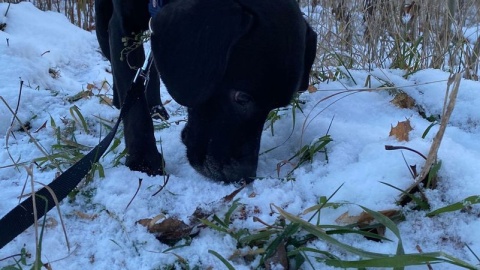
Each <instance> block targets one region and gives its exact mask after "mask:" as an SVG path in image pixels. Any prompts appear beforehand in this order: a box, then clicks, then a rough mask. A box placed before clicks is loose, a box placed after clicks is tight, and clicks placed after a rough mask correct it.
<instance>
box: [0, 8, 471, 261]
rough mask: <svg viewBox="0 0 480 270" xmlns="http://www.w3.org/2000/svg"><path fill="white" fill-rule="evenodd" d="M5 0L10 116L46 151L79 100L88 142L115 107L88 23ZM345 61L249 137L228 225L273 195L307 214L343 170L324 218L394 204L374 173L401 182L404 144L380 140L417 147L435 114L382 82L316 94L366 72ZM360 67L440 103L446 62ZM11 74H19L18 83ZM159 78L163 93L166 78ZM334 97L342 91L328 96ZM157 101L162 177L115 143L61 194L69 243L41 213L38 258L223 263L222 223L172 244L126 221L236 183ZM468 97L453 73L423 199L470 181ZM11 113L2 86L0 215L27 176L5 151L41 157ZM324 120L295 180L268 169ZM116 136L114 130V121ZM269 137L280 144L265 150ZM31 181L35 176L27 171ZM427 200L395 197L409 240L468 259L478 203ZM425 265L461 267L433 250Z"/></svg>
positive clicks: (0, 63)
mask: <svg viewBox="0 0 480 270" xmlns="http://www.w3.org/2000/svg"><path fill="white" fill-rule="evenodd" d="M7 6H8V4H6V3H0V24H1V23H6V27H5V29H4V30H3V31H0V96H1V97H2V99H3V100H5V102H6V103H7V104H8V105H9V106H10V107H11V108H12V109H14V110H15V108H16V104H17V102H18V103H19V107H18V113H17V116H18V117H19V118H20V119H21V121H23V122H29V123H30V125H31V132H32V133H31V134H32V135H33V137H34V138H35V139H36V140H37V141H38V142H39V143H40V144H41V145H42V146H43V147H44V148H45V149H46V151H47V152H49V153H51V152H52V151H53V150H52V145H55V144H56V143H57V137H56V134H55V130H54V128H53V127H52V121H53V122H55V124H56V125H57V126H58V127H60V128H61V129H63V128H65V121H62V120H65V119H69V120H71V119H73V117H72V114H71V111H70V108H71V107H72V106H77V107H78V108H79V110H80V111H81V114H82V115H83V116H84V117H85V118H86V119H87V122H88V123H89V129H90V131H91V132H90V133H89V134H86V133H85V132H84V131H83V128H82V127H81V126H78V128H77V130H76V131H75V138H76V141H77V142H78V143H80V144H83V145H87V146H95V145H96V144H97V143H98V141H99V139H100V137H101V136H103V135H105V134H106V131H105V129H104V128H103V127H102V125H101V124H100V121H99V119H104V120H106V121H113V120H114V119H115V118H116V117H117V116H118V110H116V109H114V108H112V107H110V106H108V105H105V104H103V103H101V102H100V101H101V99H100V97H99V96H103V95H107V96H108V95H111V89H110V88H109V87H108V85H107V86H106V87H104V88H101V85H102V82H103V81H104V80H107V81H108V82H111V74H110V73H108V72H107V70H109V63H108V62H107V61H106V59H104V58H103V57H102V55H101V54H100V52H99V48H98V45H97V41H96V37H95V34H94V33H90V32H86V31H84V30H81V29H79V28H78V27H76V26H74V25H72V24H70V23H69V22H68V20H67V19H66V18H65V17H64V16H63V15H62V14H58V13H54V12H42V11H39V10H38V9H36V8H35V7H34V6H33V5H32V4H30V3H25V2H22V3H20V4H14V5H11V6H10V9H9V11H8V14H7V16H4V14H5V11H6V9H7ZM49 70H50V72H49ZM52 73H53V74H52ZM350 73H351V74H352V76H353V78H354V80H355V81H356V82H357V85H355V84H354V83H353V80H351V79H347V78H346V79H342V80H341V81H336V82H330V83H321V84H320V85H317V86H316V87H317V88H318V89H319V90H318V91H317V92H315V93H304V94H302V96H301V97H300V99H301V100H302V101H304V103H303V104H301V109H302V111H303V113H302V112H301V111H300V110H298V109H297V111H296V113H295V116H293V115H292V113H291V110H290V109H289V110H285V111H281V112H280V114H281V118H280V120H278V121H276V122H275V123H274V126H273V130H274V135H272V132H271V130H270V129H269V128H268V129H266V130H265V132H264V134H263V137H262V145H261V151H260V152H262V153H263V152H265V153H263V154H262V155H261V156H260V158H259V166H258V172H257V175H258V179H257V180H255V181H254V182H253V184H251V186H248V187H247V188H246V189H244V190H242V191H241V192H240V193H239V194H238V195H237V196H236V198H239V199H240V201H239V202H240V203H242V204H244V205H246V209H250V210H251V211H247V215H248V216H247V218H245V219H235V220H234V221H233V224H232V225H231V226H232V227H234V228H249V229H250V230H251V231H252V232H254V231H255V230H258V229H261V228H264V225H263V224H261V223H259V222H255V221H254V220H253V216H256V217H258V218H260V219H261V220H263V221H265V222H266V223H269V224H273V223H274V222H275V220H276V219H277V218H278V216H279V215H278V213H273V214H272V209H271V207H270V206H271V204H272V203H273V204H275V205H277V206H279V207H282V208H283V209H284V210H286V211H287V212H289V213H292V214H294V215H300V217H302V218H303V219H308V218H309V217H310V215H311V213H310V214H307V215H305V216H301V213H302V212H303V211H304V210H305V209H307V208H309V207H311V206H314V205H315V204H317V203H318V200H319V198H320V197H322V196H326V197H329V196H330V195H332V194H333V193H334V192H335V190H337V189H338V188H339V187H340V186H341V185H342V184H343V186H342V187H341V188H340V189H339V191H338V192H337V193H336V194H335V196H334V197H333V198H332V199H331V201H332V202H350V203H352V204H348V205H344V206H342V207H340V208H337V209H333V208H329V209H326V210H324V211H323V212H322V219H321V223H322V224H336V220H337V218H338V217H340V216H341V215H342V214H344V213H345V212H347V211H348V213H349V214H350V215H358V214H359V213H360V212H361V208H359V207H358V206H356V205H362V206H365V207H367V208H370V209H373V210H378V211H380V210H388V209H400V208H399V206H397V204H396V199H397V198H398V197H399V191H398V190H396V189H393V188H392V187H389V186H387V185H385V184H382V183H381V182H386V183H388V184H391V185H393V186H396V187H398V188H400V189H405V188H407V187H408V186H409V185H410V184H411V183H412V182H413V179H412V176H411V175H410V172H409V171H408V168H407V166H406V164H405V161H404V160H403V157H402V153H401V152H400V151H386V150H385V149H384V146H385V145H402V146H407V147H410V148H413V149H415V150H418V151H420V152H422V153H424V154H427V153H428V150H429V148H430V145H431V143H432V139H433V137H434V136H435V133H436V131H437V130H438V125H436V126H434V127H433V128H432V129H431V130H430V132H429V133H428V134H427V136H426V137H425V138H424V139H423V138H422V134H423V133H424V131H425V130H426V129H427V128H428V126H429V125H430V122H428V121H427V120H425V119H424V118H422V117H421V116H420V115H419V114H418V112H417V110H416V109H415V108H412V109H401V108H398V107H396V106H394V105H393V104H392V103H391V102H390V101H391V100H392V96H391V95H390V94H389V93H388V92H387V91H363V92H359V93H355V94H352V95H348V96H346V95H339V96H335V97H332V98H328V99H326V100H323V101H321V100H322V99H323V98H325V97H327V96H329V95H332V94H334V93H338V92H339V91H343V90H345V89H346V88H348V89H352V90H354V89H360V88H362V87H363V85H364V83H365V81H366V80H367V76H368V75H369V73H367V72H365V71H355V70H350ZM370 74H373V75H374V76H373V77H372V78H378V79H380V80H376V79H373V80H372V87H373V88H375V87H378V86H380V85H383V84H384V82H385V81H386V82H391V83H393V84H394V85H395V86H396V87H397V88H398V89H401V90H403V91H405V92H406V93H408V94H409V95H410V96H411V97H413V98H414V99H415V100H416V102H417V104H418V105H420V106H422V107H423V108H425V110H426V114H427V115H439V114H441V112H442V109H443V104H444V97H445V91H446V89H447V79H448V77H449V74H448V73H445V72H443V71H440V70H422V71H419V72H417V73H415V74H413V75H411V76H410V77H408V79H405V78H403V77H402V75H403V72H402V71H399V70H374V71H373V72H372V73H370ZM185 79H188V78H185ZM21 80H22V81H23V82H24V84H23V88H22V91H21V92H20V81H21ZM89 85H95V86H96V87H97V88H98V89H97V88H95V87H94V88H93V90H92V91H93V94H94V95H93V96H91V97H90V98H83V99H80V100H78V101H76V102H74V103H71V102H69V101H68V98H69V97H72V96H74V95H75V94H77V93H79V92H80V91H81V90H82V89H83V90H85V89H87V88H88V87H91V86H89ZM161 91H162V95H163V100H164V101H165V100H169V99H171V98H170V97H169V95H168V93H167V92H166V89H165V88H164V87H163V86H162V90H161ZM20 93H21V95H20ZM19 97H20V101H18V98H19ZM339 97H344V98H341V99H339V100H338V101H337V102H334V101H335V100H337V99H338V98H339ZM166 107H167V110H168V111H169V113H170V114H171V115H172V118H171V119H170V122H171V126H170V127H169V128H166V129H162V130H158V131H157V132H156V134H155V135H156V137H157V139H158V140H159V143H158V147H159V148H160V145H161V147H162V148H163V153H164V157H165V159H166V163H167V168H166V169H167V171H168V173H170V179H169V182H168V184H167V185H166V187H165V189H164V190H163V191H161V192H160V193H159V194H158V195H156V196H153V197H152V194H153V193H154V192H155V191H157V190H158V189H159V187H160V186H161V185H162V184H163V182H164V179H163V177H149V176H147V175H145V174H143V173H140V172H133V171H130V170H129V169H128V168H127V167H125V166H124V165H122V164H121V165H119V166H114V159H115V158H116V156H117V155H118V154H119V151H121V150H122V149H123V144H122V145H121V146H120V147H119V148H117V149H116V150H115V151H113V152H111V153H109V154H108V155H106V156H105V157H103V158H102V159H101V163H102V164H103V166H104V168H105V178H100V177H98V176H97V177H95V179H94V180H93V182H91V183H89V184H88V185H87V186H86V187H83V189H84V190H85V191H92V192H91V193H90V194H86V193H87V192H84V193H81V194H79V195H77V196H76V199H75V201H74V202H68V200H65V201H63V202H62V203H61V211H62V214H63V217H64V220H65V229H66V232H67V234H68V238H69V241H70V244H71V249H70V250H68V249H67V246H66V242H65V238H64V236H63V229H62V226H60V225H52V226H48V227H47V228H46V230H45V233H44V236H43V244H42V261H43V262H49V263H50V264H51V265H52V267H53V269H107V268H111V269H154V268H155V269H159V268H161V266H165V265H170V264H173V263H175V262H176V261H178V260H179V257H181V258H184V259H186V260H188V263H189V265H190V266H192V267H193V266H195V265H198V266H200V268H201V269H208V268H209V267H212V268H210V269H224V268H225V265H224V264H223V263H222V262H221V261H220V260H219V259H218V258H217V257H215V256H214V255H212V254H211V253H209V252H208V251H209V250H214V251H216V252H218V253H219V254H220V255H221V256H222V257H224V258H229V257H230V256H231V255H232V254H234V252H235V250H236V242H235V240H234V239H233V238H231V237H230V236H228V235H226V234H223V233H219V232H217V231H215V230H212V229H208V228H207V229H202V230H201V231H200V233H199V235H198V236H196V237H194V238H193V240H192V242H191V243H190V245H189V246H185V247H182V248H177V249H174V250H171V251H167V252H164V251H166V250H167V249H169V248H170V246H167V245H165V244H162V243H160V242H159V241H158V240H156V239H155V237H154V236H153V235H152V234H150V233H148V232H147V230H146V229H145V228H144V227H142V226H141V225H138V224H136V221H138V220H140V219H143V218H152V217H154V216H156V215H158V214H160V213H163V214H164V215H165V216H167V217H174V218H178V219H180V220H183V221H184V222H185V223H188V222H189V217H190V216H191V215H192V214H193V212H194V211H195V209H196V208H197V207H199V206H201V207H203V208H204V209H209V208H212V207H213V205H215V202H218V201H219V200H220V199H221V198H222V197H224V196H226V195H228V194H230V193H231V192H233V191H234V190H235V189H236V187H235V186H233V185H225V184H222V183H216V182H213V181H211V180H209V179H206V178H204V177H202V176H201V175H199V174H198V173H196V172H195V170H194V169H192V168H191V167H190V165H189V164H188V162H187V160H186V156H185V147H184V145H183V144H182V143H181V141H180V131H181V129H182V128H183V126H184V123H185V122H184V121H179V122H178V123H175V122H176V121H178V120H184V119H185V117H186V115H185V110H184V108H182V107H181V106H180V105H178V104H177V103H175V102H174V101H172V102H170V103H169V104H167V105H166ZM479 108H480V83H479V82H474V81H468V80H463V81H462V82H461V85H460V91H459V94H458V99H457V104H456V107H455V110H454V112H453V115H452V118H451V121H450V123H449V125H448V127H447V130H446V133H445V137H444V139H443V141H442V145H441V147H440V150H439V154H438V157H439V159H441V160H442V167H441V169H440V171H439V176H440V177H439V184H438V187H437V188H436V189H435V190H430V191H427V192H426V195H427V197H428V200H429V203H430V204H431V207H432V210H434V209H438V208H440V207H443V206H446V205H449V204H452V203H455V202H458V201H461V200H462V199H464V198H467V197H469V196H472V195H480V173H479V168H480V167H479V166H480V143H479V139H480V109H479ZM293 117H295V119H294V118H293ZM332 119H333V122H332V124H331V127H330V129H329V130H328V128H329V125H330V122H331V121H332ZM405 119H409V120H410V122H411V125H412V127H413V130H412V131H411V132H410V134H409V137H410V140H409V141H407V142H398V141H397V140H396V139H395V138H394V137H390V136H389V132H390V129H391V126H392V125H393V126H395V125H396V124H397V122H399V121H404V120H405ZM11 121H12V113H11V112H10V111H9V109H8V108H7V106H6V104H4V102H2V101H1V100H0V147H1V151H0V192H1V198H2V199H1V202H0V216H3V215H5V214H6V213H7V212H8V211H9V210H10V209H12V208H13V207H15V206H16V205H17V204H18V202H19V199H18V196H19V195H20V194H21V190H22V187H23V185H24V182H25V180H26V179H27V171H26V169H25V168H24V167H22V166H20V167H18V168H16V167H14V166H10V165H12V164H13V163H14V162H13V160H12V159H11V158H13V159H14V160H15V161H16V162H20V163H21V162H24V163H25V166H28V165H29V164H30V162H31V161H32V160H34V159H35V158H40V157H43V154H42V153H41V151H40V150H39V149H38V148H37V147H36V146H35V145H34V144H33V143H32V141H31V139H30V138H29V137H28V136H27V134H25V133H24V132H20V131H18V130H19V128H20V125H19V123H18V122H16V121H14V124H13V128H12V129H11V131H13V134H11V135H9V136H7V134H8V133H9V129H10V123H11ZM45 123H46V126H45V127H43V128H42V126H43V125H44V124H45ZM157 124H160V123H157ZM292 129H293V130H292ZM327 132H328V134H329V135H330V136H331V138H332V139H333V141H332V142H331V143H330V144H328V146H327V148H328V162H327V161H326V160H325V156H324V155H323V154H321V153H319V154H317V155H316V156H315V158H314V160H313V162H312V163H307V164H305V165H302V166H301V167H300V168H298V169H297V170H295V171H294V172H293V174H292V177H293V178H294V181H286V180H285V179H284V176H285V175H286V174H287V173H288V172H289V171H290V170H291V169H292V165H290V164H287V165H284V166H283V167H282V168H281V169H280V177H279V176H278V174H277V173H278V171H277V164H279V163H281V162H282V161H285V160H288V159H289V158H291V157H292V156H293V155H294V154H295V153H296V152H297V151H298V150H299V149H300V148H301V147H302V146H304V145H306V144H311V143H313V142H315V140H316V139H317V138H320V137H322V136H324V135H325V134H326V133H327ZM117 136H118V137H119V138H120V136H121V135H117ZM160 142H161V143H160ZM277 146H280V147H277ZM274 147H277V148H275V149H274V150H272V151H267V150H270V149H272V148H274ZM7 148H8V151H7ZM403 154H404V156H405V159H406V161H407V162H408V164H410V165H415V164H416V165H417V168H418V170H420V168H421V166H422V165H423V164H424V160H423V159H422V158H421V157H419V156H418V155H417V154H414V153H412V152H409V151H403ZM294 161H295V160H293V162H294ZM55 173H56V170H54V169H51V170H40V169H39V168H37V167H36V166H33V177H34V180H35V181H37V182H39V183H43V184H48V183H49V182H51V181H52V180H53V179H54V177H55ZM139 178H141V179H143V183H142V186H141V188H140V191H139V192H138V195H137V196H136V197H135V199H134V200H133V202H132V203H131V205H130V206H129V207H128V208H126V207H127V205H128V203H129V202H130V200H131V199H132V197H133V196H134V194H135V191H136V189H137V186H138V179H139ZM36 187H37V188H39V187H41V186H40V185H38V184H37V185H36ZM224 208H225V209H217V210H218V211H219V215H221V213H222V211H226V209H227V208H228V205H227V206H225V207H224ZM253 209H255V211H253ZM425 214H426V212H423V211H412V210H406V211H405V215H406V220H405V221H403V222H401V223H399V224H398V227H399V229H400V234H401V236H402V240H403V245H404V247H405V251H406V252H407V253H417V252H418V250H417V248H416V246H417V245H418V246H420V247H421V249H422V250H423V252H429V251H444V252H446V253H449V254H451V255H453V256H455V257H457V258H460V259H462V260H465V261H467V262H469V263H471V264H473V265H478V263H479V262H478V260H477V259H476V258H475V256H474V255H473V254H472V252H470V251H469V249H468V248H467V245H468V246H469V247H470V248H471V249H472V250H473V252H475V253H476V254H480V231H479V230H478V228H480V220H479V218H478V217H479V215H480V208H479V206H478V205H473V207H472V209H470V210H469V211H455V212H452V213H446V214H441V215H439V216H435V217H433V218H430V217H426V216H425ZM48 217H51V218H53V219H54V220H57V221H58V220H59V218H58V214H57V212H56V211H51V212H49V213H48ZM1 230H2V228H0V233H2V232H1ZM386 237H388V238H390V239H392V240H394V241H393V242H372V241H369V240H366V239H365V238H363V237H361V236H353V235H346V236H339V237H338V239H339V240H340V241H342V242H344V243H346V244H348V245H353V246H356V247H358V248H361V249H365V250H368V251H373V252H382V253H392V254H394V253H395V251H396V246H397V244H396V242H395V241H396V239H397V238H396V237H395V236H394V234H393V233H392V232H390V231H387V233H386ZM34 239H35V238H34V230H33V228H29V229H28V230H26V231H25V232H23V233H22V234H21V235H20V236H18V237H17V238H15V240H14V241H12V242H11V243H9V244H8V245H6V246H5V247H4V248H2V249H1V250H0V259H2V258H5V257H8V256H11V255H14V254H18V253H19V252H20V250H21V248H22V247H24V246H25V247H26V249H27V250H28V251H29V252H30V253H34V252H35V240H34ZM308 245H309V246H310V247H314V248H317V249H321V250H328V251H329V252H332V253H334V254H337V255H338V256H342V257H343V258H345V259H350V260H353V259H357V257H355V256H353V255H346V254H345V253H344V252H342V251H341V250H339V249H337V248H335V247H330V246H329V245H327V244H326V243H325V242H322V241H320V240H318V241H312V242H311V243H309V244H308ZM30 262H31V261H30ZM311 262H312V263H313V265H314V266H315V268H316V269H328V267H327V266H325V265H323V264H322V263H321V262H316V261H315V260H312V261H311ZM231 263H232V264H233V265H234V267H235V268H236V269H251V268H255V267H256V266H257V265H258V260H256V261H253V262H250V263H246V262H242V261H239V260H235V261H231ZM11 264H14V261H13V259H7V260H2V261H0V268H1V267H4V266H7V265H11ZM304 267H305V268H306V269H309V267H310V266H309V265H307V264H305V265H304ZM418 268H419V269H425V268H426V267H425V266H423V267H418ZM434 269H458V267H456V266H452V265H448V264H439V265H435V266H434Z"/></svg>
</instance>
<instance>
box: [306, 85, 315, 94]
mask: <svg viewBox="0 0 480 270" xmlns="http://www.w3.org/2000/svg"><path fill="white" fill-rule="evenodd" d="M317 90H318V89H317V87H315V86H314V85H309V86H308V88H307V91H308V92H309V93H315V92H317Z"/></svg>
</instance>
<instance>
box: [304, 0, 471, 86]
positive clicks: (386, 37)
mask: <svg viewBox="0 0 480 270" xmlns="http://www.w3.org/2000/svg"><path fill="white" fill-rule="evenodd" d="M301 5H302V6H303V7H304V8H305V9H306V10H307V14H306V16H307V17H308V19H309V20H310V22H311V24H312V25H314V27H315V29H316V30H317V33H318V34H319V48H318V63H317V64H318V65H321V66H322V67H328V66H333V67H336V66H345V67H347V68H362V69H371V68H373V67H382V68H400V69H404V70H407V71H410V72H414V71H416V70H420V69H425V68H439V69H443V70H448V71H456V72H458V71H462V72H464V76H465V77H467V78H471V79H477V80H478V65H479V55H480V38H479V39H477V40H469V39H468V38H469V37H468V36H466V33H465V29H467V28H470V29H472V28H473V29H474V30H475V28H476V31H477V32H478V31H479V30H480V1H478V0H460V1H454V0H448V1H443V2H438V1H434V0H417V1H406V0H404V1H389V0H302V1H301Z"/></svg>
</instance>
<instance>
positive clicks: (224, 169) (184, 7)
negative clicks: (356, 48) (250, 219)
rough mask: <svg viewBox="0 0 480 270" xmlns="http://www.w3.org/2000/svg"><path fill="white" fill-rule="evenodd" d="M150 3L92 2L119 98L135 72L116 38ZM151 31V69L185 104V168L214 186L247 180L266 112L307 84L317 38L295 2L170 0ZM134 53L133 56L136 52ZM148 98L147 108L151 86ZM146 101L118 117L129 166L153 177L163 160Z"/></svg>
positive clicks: (142, 24) (138, 25)
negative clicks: (187, 164) (212, 181)
mask: <svg viewBox="0 0 480 270" xmlns="http://www.w3.org/2000/svg"><path fill="white" fill-rule="evenodd" d="M147 2H148V1H146V0H145V1H133V0H129V1H125V0H124V1H120V0H114V1H113V5H112V0H96V1H95V4H96V6H97V9H96V11H97V33H98V36H99V37H98V38H99V42H100V44H101V47H102V50H103V51H104V53H105V55H106V56H107V57H109V59H110V60H111V62H112V69H113V76H114V83H115V84H116V85H117V91H118V92H119V94H120V96H119V100H120V101H121V98H122V97H124V95H125V92H124V89H127V87H126V86H125V85H128V84H129V83H130V82H131V79H132V78H133V74H134V73H135V71H130V70H128V71H127V68H128V65H125V61H124V62H122V61H120V60H119V58H120V55H121V51H122V49H123V48H124V47H123V44H122V43H121V38H122V37H124V36H130V35H131V34H130V33H132V32H134V33H138V32H139V31H141V30H144V29H146V24H147V20H148V8H147V4H148V3H147ZM112 13H113V15H111V16H110V14H112ZM107 21H109V23H108V24H107ZM107 25H108V27H107ZM98 28H100V29H98ZM151 28H152V31H153V33H152V36H151V45H152V51H153V55H154V58H155V63H156V66H157V68H158V71H159V72H160V74H161V76H162V79H163V81H164V82H165V85H166V86H167V89H168V91H169V93H170V94H171V96H172V97H173V98H174V99H175V100H176V101H177V102H178V103H180V104H182V105H184V106H186V107H188V123H187V125H186V126H185V128H184V130H183V132H182V140H183V143H184V144H185V145H186V147H187V157H188V160H189V162H190V164H191V165H192V166H193V167H194V168H195V169H196V170H197V171H198V172H200V173H201V174H203V175H205V176H207V177H209V178H212V179H215V180H221V181H225V182H236V181H240V180H245V181H247V182H248V181H251V179H252V178H253V177H255V175H256V170H257V163H258V152H259V145H260V137H261V133H262V129H263V124H264V122H265V120H266V118H267V115H268V113H269V111H270V110H272V109H274V108H277V107H281V106H285V105H287V104H288V103H289V102H290V100H291V98H292V96H293V94H294V93H295V92H296V91H299V90H305V89H306V88H307V87H308V76H309V72H310V69H311V66H312V64H313V61H314V58H315V51H316V41H317V36H316V34H315V32H314V31H313V30H312V29H311V28H310V26H309V25H308V24H307V22H306V21H305V20H304V18H303V16H302V14H301V11H300V9H299V7H298V4H297V3H296V1H295V0H175V1H171V2H170V3H169V4H167V5H165V6H164V7H163V8H162V9H161V11H160V12H159V13H158V14H157V15H156V16H154V18H153V19H152V23H151ZM107 29H108V33H109V34H107ZM99 30H100V31H99ZM109 47H110V49H108V48H109ZM138 51H139V52H135V54H137V53H138V54H140V52H141V53H143V51H141V50H138ZM130 56H131V55H130ZM136 59H137V60H139V61H140V60H143V57H140V56H136ZM140 62H141V61H140ZM136 65H137V66H139V65H140V64H139V63H136ZM153 73H154V72H153ZM126 74H129V76H125V75H126ZM152 75H153V74H152ZM118 76H122V77H121V78H119V77H118ZM121 83H122V88H120V86H119V85H120V84H121ZM123 84H125V85H123ZM155 87H157V86H155ZM156 91H158V89H156ZM147 96H148V97H147V99H148V101H149V102H152V101H150V98H151V97H150V88H149V89H147ZM155 101H158V99H154V100H153V102H155ZM149 105H152V104H148V103H147V100H146V99H143V97H142V98H141V99H140V101H139V102H137V104H136V105H135V108H134V110H133V111H132V112H131V113H129V116H128V117H127V118H126V119H125V120H124V128H125V141H126V146H127V148H128V155H129V156H128V159H127V166H128V167H130V168H131V169H133V170H140V171H144V172H146V173H149V174H159V173H162V172H163V166H162V165H163V163H162V160H163V159H162V156H161V155H160V154H159V153H158V151H157V149H156V145H155V139H154V137H153V128H152V123H151V120H150V117H149V113H148V109H147V108H148V106H149Z"/></svg>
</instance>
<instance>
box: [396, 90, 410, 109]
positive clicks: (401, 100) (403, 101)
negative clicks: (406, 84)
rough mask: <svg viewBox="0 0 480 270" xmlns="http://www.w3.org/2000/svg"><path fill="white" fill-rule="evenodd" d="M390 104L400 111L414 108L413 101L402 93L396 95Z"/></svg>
mask: <svg viewBox="0 0 480 270" xmlns="http://www.w3.org/2000/svg"><path fill="white" fill-rule="evenodd" d="M390 102H391V103H393V104H394V105H395V106H397V107H399V108H402V109H411V108H414V107H415V100H414V99H413V98H412V97H410V96H409V95H407V94H406V93H403V92H401V93H398V94H396V95H395V97H394V98H393V99H392V100H391V101H390Z"/></svg>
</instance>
